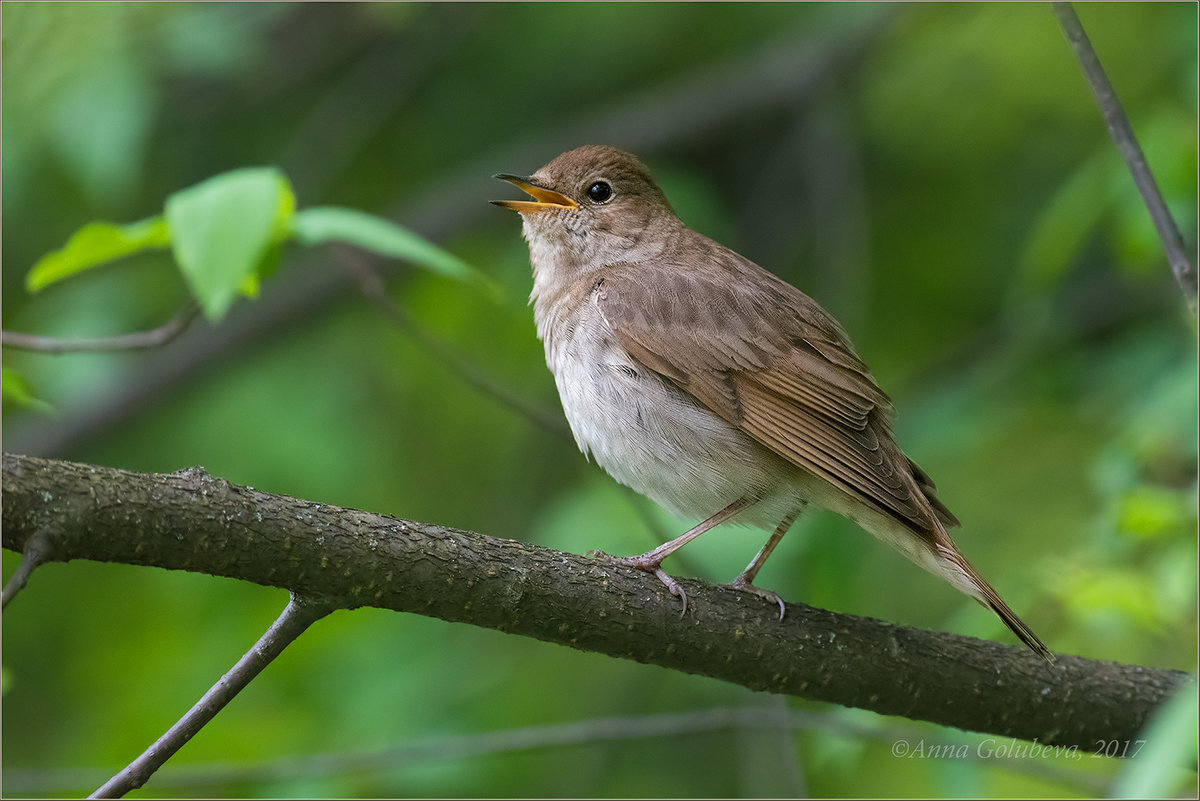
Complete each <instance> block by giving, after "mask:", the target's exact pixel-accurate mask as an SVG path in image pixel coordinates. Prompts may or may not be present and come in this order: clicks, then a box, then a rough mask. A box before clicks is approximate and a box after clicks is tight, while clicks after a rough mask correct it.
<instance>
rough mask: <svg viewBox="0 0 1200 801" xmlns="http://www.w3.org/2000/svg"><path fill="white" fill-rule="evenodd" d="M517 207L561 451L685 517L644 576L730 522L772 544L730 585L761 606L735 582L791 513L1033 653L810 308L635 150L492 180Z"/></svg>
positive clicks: (610, 151) (877, 400) (863, 374)
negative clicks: (957, 599)
mask: <svg viewBox="0 0 1200 801" xmlns="http://www.w3.org/2000/svg"><path fill="white" fill-rule="evenodd" d="M495 177H496V178H500V179H502V180H505V181H508V182H509V183H512V184H514V185H515V186H517V187H518V188H520V189H521V190H523V191H524V192H526V193H527V194H528V195H530V196H531V197H532V198H533V199H532V200H497V201H492V202H493V203H495V204H496V205H499V206H503V207H504V208H508V209H512V210H514V211H517V212H519V213H520V214H521V217H522V229H523V233H524V236H525V239H526V240H528V242H529V255H530V261H531V263H532V266H533V292H532V301H533V307H534V319H535V321H536V323H537V331H538V336H539V337H540V338H541V340H542V342H543V343H544V345H545V349H546V363H547V364H548V366H549V367H550V370H551V372H553V374H554V379H555V383H556V384H557V386H558V392H559V396H560V397H561V399H562V405H563V411H564V412H565V413H566V416H567V420H568V422H569V423H570V426H571V430H572V432H573V433H574V435H575V440H576V442H577V443H578V445H579V448H580V450H582V451H583V452H584V454H585V455H587V454H590V455H591V457H592V458H593V459H595V461H596V463H597V464H599V465H600V466H601V467H603V468H604V469H605V470H606V471H607V472H608V473H609V474H610V475H612V476H613V478H615V479H616V480H617V481H620V482H621V483H622V484H625V485H627V486H629V487H632V488H633V489H634V490H636V491H638V492H640V493H642V494H643V495H647V496H649V497H650V498H652V499H653V500H654V501H656V502H657V503H658V504H660V505H661V506H663V507H665V508H666V509H668V510H670V511H672V512H674V513H676V514H678V515H680V516H682V517H687V518H692V519H697V518H704V519H703V522H701V523H699V524H698V525H696V526H695V527H694V528H692V529H691V530H689V531H687V532H686V533H684V534H683V535H682V536H680V537H678V538H676V539H674V540H671V541H670V542H667V543H664V544H663V545H661V546H659V547H658V548H655V549H654V550H652V551H649V552H648V553H644V554H641V555H639V556H631V557H620V558H617V557H607V555H606V554H604V555H603V556H606V557H607V558H610V559H612V560H613V561H615V562H617V563H619V564H623V565H628V566H631V567H635V568H639V569H641V570H645V571H649V572H652V573H654V574H656V575H657V576H658V577H659V579H660V580H661V581H662V582H663V583H664V584H666V585H667V587H668V588H670V590H671V592H672V593H674V594H675V595H677V596H679V597H680V598H681V599H682V601H683V607H684V612H685V613H686V610H687V595H686V594H685V593H684V591H683V588H682V587H681V586H680V585H679V583H678V582H676V581H675V580H674V579H673V578H671V577H670V576H669V575H667V573H666V572H665V571H664V570H663V569H662V561H663V559H665V558H666V557H667V556H668V555H670V554H671V553H673V552H675V551H676V550H678V549H679V548H680V547H682V546H683V545H685V544H686V543H688V542H690V541H691V540H693V539H695V538H696V537H698V536H700V535H701V534H703V533H704V532H706V531H708V530H709V529H711V528H713V527H714V526H716V525H718V524H720V523H723V522H725V521H727V520H730V519H734V518H736V521H737V522H741V523H748V524H752V525H755V526H758V527H761V528H764V529H766V530H768V531H772V532H773V533H772V534H771V536H770V538H769V539H768V540H767V543H766V544H765V545H764V546H763V548H762V550H760V551H759V553H758V554H757V555H756V556H755V557H754V560H753V561H752V562H751V563H750V564H749V565H748V566H747V568H746V569H745V570H744V571H743V572H742V573H741V575H739V576H738V577H737V578H736V579H734V581H733V582H732V586H734V587H736V588H739V589H741V590H744V591H747V592H752V593H755V594H757V595H760V596H762V597H764V598H767V599H768V600H770V601H772V602H774V603H777V604H778V605H779V615H780V618H781V619H782V617H783V614H784V609H785V606H784V603H783V601H782V600H781V599H780V598H779V596H778V595H776V594H775V593H773V592H771V591H770V590H766V589H763V588H760V587H757V586H755V585H754V583H753V582H754V578H755V576H756V575H757V574H758V571H759V570H760V569H761V568H762V566H763V563H764V562H765V561H766V560H767V558H768V557H769V556H770V555H771V552H772V551H773V550H774V549H775V546H776V545H778V544H779V541H780V539H781V538H782V537H783V535H784V534H785V533H786V532H787V530H788V528H789V527H790V526H791V525H792V523H793V522H795V520H796V518H797V516H799V514H800V513H801V511H802V510H803V509H804V507H805V506H806V505H807V504H809V503H812V504H815V505H817V506H819V507H823V508H826V509H830V510H832V511H834V512H837V513H838V514H841V515H843V516H845V517H847V518H849V519H850V520H853V521H854V522H855V523H857V524H858V525H859V526H861V527H862V528H864V529H866V530H867V531H868V532H870V533H871V534H873V535H874V536H875V537H877V538H879V539H880V540H883V541H884V542H886V543H888V544H889V545H891V546H892V547H894V548H896V549H897V550H898V551H900V552H901V553H902V554H904V555H905V556H907V557H908V558H909V559H911V560H912V561H913V562H916V563H917V564H918V565H920V566H921V567H923V568H925V569H926V570H928V571H929V572H930V573H933V574H934V575H935V576H940V577H942V578H943V579H945V580H946V581H948V582H950V583H951V584H952V585H954V586H955V587H957V588H958V589H959V590H961V591H962V592H964V593H966V594H967V595H969V596H971V597H972V598H974V599H975V600H977V601H979V603H981V604H983V605H984V606H986V607H988V608H990V609H991V610H992V611H994V612H995V613H996V614H997V615H999V617H1000V619H1001V620H1003V621H1004V623H1005V625H1007V626H1008V627H1009V628H1010V629H1012V631H1013V633H1014V634H1016V636H1017V637H1018V638H1020V640H1021V641H1022V642H1024V643H1025V644H1026V645H1027V646H1029V648H1031V649H1032V650H1033V651H1034V652H1035V653H1037V654H1038V655H1040V656H1041V657H1043V658H1044V659H1046V660H1047V661H1051V662H1052V661H1053V656H1052V655H1051V653H1050V651H1049V650H1048V649H1047V648H1046V646H1045V645H1043V644H1042V641H1041V640H1039V639H1038V637H1037V635H1035V634H1034V633H1033V631H1032V630H1031V629H1030V628H1029V626H1027V625H1026V624H1025V623H1024V622H1023V621H1022V620H1021V619H1020V618H1019V617H1017V615H1016V614H1015V613H1014V612H1013V611H1012V609H1010V608H1009V607H1008V605H1007V604H1006V603H1005V602H1004V601H1003V600H1001V598H1000V596H999V595H998V594H997V593H996V591H995V590H994V589H993V588H992V586H991V585H990V584H988V582H987V581H985V580H984V578H983V577H982V576H981V575H979V572H978V571H977V570H976V569H975V568H974V567H972V565H971V564H970V563H969V562H968V561H967V560H966V558H965V557H963V555H962V554H961V553H960V552H959V550H958V548H957V547H956V546H955V544H954V542H953V540H951V538H950V535H949V534H948V533H947V529H948V528H951V527H954V526H958V525H959V521H958V519H957V518H956V517H955V516H954V515H953V514H951V512H950V510H949V509H947V508H946V506H945V505H944V504H943V503H942V502H941V501H939V500H938V497H937V494H936V492H935V487H934V484H933V482H932V481H931V480H930V479H929V476H927V475H926V474H925V473H924V472H923V471H922V470H921V468H919V467H917V465H916V464H914V463H913V461H912V460H911V459H909V458H908V457H907V456H905V455H904V453H903V452H902V451H901V450H900V448H899V446H898V445H897V444H896V442H895V440H894V439H893V436H892V432H891V427H890V422H891V419H892V417H893V407H892V403H891V400H890V399H889V398H888V396H887V395H886V394H884V392H883V391H882V390H881V389H880V388H879V386H878V385H877V384H876V383H875V379H874V378H873V377H872V375H871V373H870V371H869V370H868V369H867V366H866V365H865V364H864V363H863V361H862V359H860V358H859V357H858V354H857V353H855V350H854V346H853V345H852V344H851V343H850V339H849V337H848V336H847V335H846V332H845V331H844V330H843V329H842V326H841V325H839V324H838V322H837V320H835V319H834V318H833V316H832V315H831V314H829V312H827V311H825V310H824V309H823V308H821V306H820V305H818V304H817V302H816V301H814V300H813V299H812V298H810V297H809V296H808V295H806V294H804V293H803V292H801V291H800V290H798V289H796V288H795V287H793V286H792V285H791V284H788V283H787V282H785V281H783V280H782V279H780V278H778V277H776V276H775V275H773V274H771V273H769V272H767V271H766V270H764V269H762V268H761V267H759V266H758V265H757V264H754V263H753V262H751V261H750V260H749V259H747V258H745V257H743V256H741V255H739V254H737V253H735V252H733V251H732V250H730V249H729V248H727V247H724V246H723V245H720V244H718V243H717V242H714V241H713V240H711V239H709V238H708V237H706V236H703V235H701V234H699V233H696V232H695V231H692V230H691V229H689V228H687V227H686V226H685V225H684V224H683V222H682V221H680V219H679V217H678V216H676V214H675V211H674V210H673V209H672V208H671V205H670V203H668V202H667V198H666V196H665V195H664V194H663V192H662V190H661V189H659V187H658V186H657V185H656V184H655V183H654V180H653V179H652V178H651V175H650V172H649V170H648V169H647V168H646V167H645V165H643V164H642V163H641V162H640V161H639V160H638V159H637V158H635V157H634V156H632V155H630V154H628V153H624V152H622V151H620V150H616V149H614V148H610V147H602V146H596V145H588V146H584V147H580V148H577V149H575V150H571V151H569V152H567V153H563V154H562V155H560V156H558V157H557V158H555V159H554V160H553V161H551V162H550V163H549V164H547V165H546V166H544V167H542V168H541V169H540V170H538V171H537V172H535V173H533V175H531V176H528V177H518V176H515V175H507V174H501V175H497V176H495Z"/></svg>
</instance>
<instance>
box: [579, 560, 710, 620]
mask: <svg viewBox="0 0 1200 801" xmlns="http://www.w3.org/2000/svg"><path fill="white" fill-rule="evenodd" d="M587 555H588V556H590V557H592V558H593V559H603V560H605V561H607V562H612V563H613V564H617V565H621V566H622V567H632V568H634V569H636V570H641V571H643V572H646V573H653V574H654V575H656V576H658V580H659V581H661V582H662V583H663V584H665V585H666V587H667V589H668V590H670V591H671V594H672V595H674V596H676V597H677V598H679V599H680V600H682V601H683V611H681V612H680V613H679V616H680V617H683V616H684V615H686V614H687V593H686V592H684V591H683V587H682V586H680V584H679V582H678V581H676V580H675V579H673V578H671V576H669V575H667V571H665V570H663V569H662V566H661V565H662V560H658V561H655V560H652V559H647V558H646V557H645V554H643V555H642V556H612V555H610V554H607V553H605V552H604V551H588V554H587Z"/></svg>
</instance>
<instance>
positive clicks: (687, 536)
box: [588, 495, 791, 616]
mask: <svg viewBox="0 0 1200 801" xmlns="http://www.w3.org/2000/svg"><path fill="white" fill-rule="evenodd" d="M754 500H756V499H755V498H753V497H751V496H749V495H747V496H744V497H741V498H738V499H737V500H736V501H734V502H733V503H731V504H729V505H728V506H726V507H725V508H724V509H722V510H721V511H719V512H717V513H716V514H715V515H713V516H712V517H709V518H708V519H707V520H704V521H703V522H700V523H697V524H696V525H695V526H693V527H692V528H690V529H688V530H687V531H685V532H684V533H683V534H681V535H679V536H678V537H676V538H675V539H673V540H671V541H670V542H664V543H663V544H662V545H660V546H658V547H657V548H655V549H654V550H653V551H647V552H646V553H644V554H641V555H640V556H610V555H609V554H606V553H605V552H604V551H590V552H589V553H588V556H596V557H600V558H603V559H607V560H608V561H610V562H613V563H614V564H618V565H624V566H625V567H635V568H637V569H638V570H645V571H646V572H647V573H653V574H654V575H656V576H658V580H659V581H661V582H662V583H663V584H665V585H667V589H668V590H670V591H671V594H672V595H676V596H678V597H679V598H681V599H683V612H681V613H680V616H682V615H685V614H687V593H685V592H684V591H683V587H681V586H679V582H678V581H676V580H675V579H673V578H671V577H670V576H668V575H667V573H666V571H665V570H663V569H662V563H663V560H664V559H666V558H667V557H668V556H670V555H671V554H673V553H675V552H676V551H678V550H679V549H680V548H682V547H683V546H685V545H687V544H688V543H689V542H691V541H692V540H694V539H696V537H699V536H700V535H701V534H703V533H704V532H706V531H708V530H709V529H711V528H714V527H716V526H719V525H720V524H722V523H724V522H725V521H726V520H728V519H729V518H731V517H733V516H734V515H736V514H737V513H738V512H740V511H742V509H744V508H745V507H746V506H747V505H749V504H750V503H752V502H753V501H754ZM788 522H789V523H790V522H791V521H788ZM780 536H781V537H782V536H783V535H782V534H780ZM772 547H774V546H772ZM763 558H764V559H765V558H766V557H763ZM756 572H757V570H756ZM751 578H753V575H751ZM757 589H758V588H757V587H755V588H753V589H752V590H751V591H754V590H757Z"/></svg>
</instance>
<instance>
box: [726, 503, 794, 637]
mask: <svg viewBox="0 0 1200 801" xmlns="http://www.w3.org/2000/svg"><path fill="white" fill-rule="evenodd" d="M799 514H800V513H799V512H795V513H793V514H790V515H788V516H787V517H785V518H784V519H783V522H781V523H780V524H779V525H778V526H776V527H775V533H774V534H772V535H771V538H770V539H769V540H767V544H766V545H764V546H763V547H762V548H761V549H760V550H759V552H758V555H757V556H755V557H754V559H753V561H751V562H750V564H748V565H746V569H745V570H743V571H742V574H741V575H740V576H738V577H737V578H735V579H734V580H733V581H731V582H730V583H729V586H730V587H733V588H734V589H735V590H742V591H743V592H749V593H753V594H754V595H757V596H759V597H760V598H765V599H767V600H768V601H773V602H775V603H777V604H779V619H780V620H783V609H784V606H783V599H782V598H780V597H779V596H778V595H776V594H775V593H773V592H771V591H770V590H764V589H763V588H762V587H755V586H754V577H755V576H757V575H758V571H759V570H761V569H762V566H763V564H764V563H765V562H766V561H767V557H769V556H770V555H771V552H772V551H774V550H775V546H776V545H778V544H779V541H780V540H781V539H783V535H784V534H786V533H787V530H788V529H789V528H791V526H792V523H794V522H795V521H796V517H797V516H798V515H799Z"/></svg>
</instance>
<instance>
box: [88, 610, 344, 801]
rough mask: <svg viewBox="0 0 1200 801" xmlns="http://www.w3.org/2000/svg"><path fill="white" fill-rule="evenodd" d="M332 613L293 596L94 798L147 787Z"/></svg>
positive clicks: (97, 791) (95, 793)
mask: <svg viewBox="0 0 1200 801" xmlns="http://www.w3.org/2000/svg"><path fill="white" fill-rule="evenodd" d="M333 609H334V607H332V606H330V605H328V604H327V603H325V602H323V601H315V600H311V599H308V598H303V597H301V596H299V595H297V594H296V593H292V596H291V598H289V599H288V605H287V607H286V608H285V609H284V610H283V613H282V614H280V616H279V617H278V619H276V621H275V622H274V623H272V624H271V627H270V628H269V629H267V631H266V633H265V634H263V636H262V637H261V638H260V639H259V641H258V642H256V643H255V644H254V646H253V647H252V648H251V649H250V650H249V651H247V652H246V653H245V655H243V656H242V658H241V659H239V660H238V662H237V664H236V665H234V666H233V667H232V668H230V670H229V672H228V673H226V674H225V675H224V676H222V677H221V678H220V680H219V681H218V682H217V683H216V684H214V685H213V686H212V687H211V688H210V689H209V691H208V692H206V693H205V694H204V697H203V698H201V699H200V700H199V701H197V702H196V705H195V706H193V707H192V708H191V709H190V710H188V713H187V714H186V715H184V716H183V717H182V718H180V719H179V721H178V722H177V723H176V724H175V725H174V726H172V727H171V728H170V729H168V730H167V733H166V734H164V735H163V736H162V737H160V738H158V741H157V742H156V743H154V745H152V746H150V747H149V748H148V749H146V751H145V752H144V753H143V754H142V755H141V756H140V757H138V758H137V759H135V760H134V761H133V762H130V763H129V765H128V766H127V767H126V768H125V769H124V770H122V771H121V772H120V773H118V774H117V775H115V776H113V777H112V778H111V779H109V780H108V781H107V782H105V783H104V785H103V786H101V787H100V788H99V789H98V790H96V792H94V793H92V795H91V796H89V797H90V798H120V797H121V796H123V795H125V793H127V792H129V791H130V790H136V789H137V788H139V787H141V786H142V785H143V784H145V783H146V780H147V779H149V778H150V776H151V775H152V774H153V773H154V771H156V770H158V769H159V768H160V767H161V766H162V764H163V763H164V762H166V761H167V760H168V759H170V758H171V757H172V756H173V755H174V754H175V752H176V751H178V750H179V749H180V748H182V747H183V745H184V743H186V742H187V741H188V740H190V739H192V737H194V736H195V735H196V733H197V732H198V731H200V729H202V728H203V727H204V725H205V724H207V723H208V722H209V721H210V720H212V719H213V718H214V717H215V716H216V714H217V713H218V712H220V711H221V710H222V709H224V708H225V705H226V704H228V703H229V702H230V701H232V700H233V698H234V696H236V695H237V694H238V693H239V692H241V691H242V688H244V687H245V686H246V685H247V684H249V683H250V681H251V680H252V679H253V678H254V677H255V676H257V675H258V674H259V673H261V672H262V670H263V668H265V667H266V666H267V665H269V664H270V663H271V661H272V660H273V659H274V658H275V657H277V656H279V654H280V653H281V652H282V651H283V649H284V648H286V647H287V646H288V645H289V644H290V643H291V642H292V641H294V640H295V639H296V638H297V637H299V636H300V635H301V634H303V633H304V631H305V630H306V629H307V628H308V627H309V626H310V625H312V624H313V623H314V622H316V621H317V620H319V619H321V618H322V617H324V616H325V615H327V614H329V613H330V612H332V611H333Z"/></svg>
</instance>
